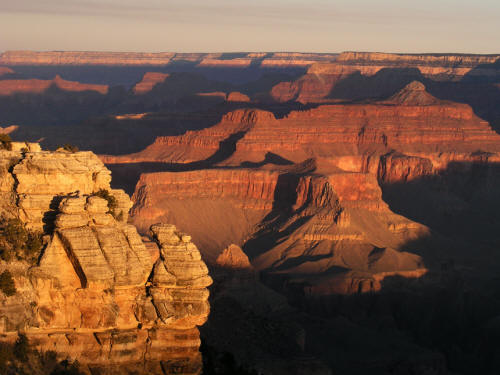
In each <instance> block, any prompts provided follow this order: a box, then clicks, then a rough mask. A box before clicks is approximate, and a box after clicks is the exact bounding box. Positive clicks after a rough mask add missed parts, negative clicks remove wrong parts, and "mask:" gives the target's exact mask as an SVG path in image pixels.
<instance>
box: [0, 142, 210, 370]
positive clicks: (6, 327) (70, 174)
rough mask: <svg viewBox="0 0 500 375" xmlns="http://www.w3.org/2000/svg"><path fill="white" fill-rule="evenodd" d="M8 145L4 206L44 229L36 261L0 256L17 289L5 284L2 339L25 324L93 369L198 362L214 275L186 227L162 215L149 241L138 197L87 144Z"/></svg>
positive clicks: (35, 339) (41, 340)
mask: <svg viewBox="0 0 500 375" xmlns="http://www.w3.org/2000/svg"><path fill="white" fill-rule="evenodd" d="M0 154H1V160H2V163H3V169H2V170H3V172H2V182H3V183H2V189H1V202H2V205H1V206H0V208H1V211H2V212H1V213H2V216H4V217H18V218H19V219H20V220H21V222H22V223H23V224H25V225H26V227H27V228H29V229H30V230H33V231H42V230H43V234H44V246H43V249H42V253H41V255H40V258H39V261H38V262H37V263H36V264H35V265H34V266H30V265H29V264H28V263H26V262H23V261H17V262H14V263H5V262H0V269H2V270H4V269H9V270H10V272H11V273H12V274H13V276H14V280H15V285H16V288H17V291H18V292H17V293H16V294H15V295H13V296H10V297H7V296H4V295H3V294H0V299H1V300H2V306H1V307H0V321H1V325H0V330H1V332H2V337H1V340H2V341H7V342H14V341H15V340H16V338H17V335H18V332H21V333H23V334H25V335H26V336H27V338H28V340H29V342H30V344H31V345H33V346H34V347H35V348H37V349H38V350H41V351H44V352H45V351H49V350H51V351H55V352H56V353H57V356H58V358H60V359H65V358H68V359H70V360H77V361H78V362H79V363H80V364H81V369H82V370H83V371H84V372H86V373H92V374H94V373H99V374H116V373H123V374H132V373H134V374H174V373H175V374H199V373H200V371H201V355H200V353H199V350H198V348H199V345H200V341H199V333H198V329H197V326H199V325H201V324H203V323H204V322H205V321H206V319H207V317H208V313H209V310H210V308H209V304H208V290H207V289H206V287H207V286H209V285H210V284H211V282H212V280H211V278H210V277H209V276H208V270H207V268H206V266H205V264H204V263H203V261H202V260H201V256H200V253H199V251H198V249H197V248H196V246H195V245H194V244H193V243H192V242H191V240H190V237H189V236H188V235H186V234H183V233H180V232H178V231H177V229H176V228H175V226H173V225H166V224H155V225H154V226H152V227H151V231H152V232H151V233H152V236H153V238H154V240H155V241H156V243H157V247H156V246H153V247H152V246H148V247H146V246H145V244H144V243H143V241H142V239H141V237H140V236H139V235H138V233H137V230H136V228H135V227H134V226H133V225H130V224H127V218H128V210H129V208H130V206H131V202H130V199H129V198H128V196H127V195H126V194H125V193H124V192H123V191H121V190H113V189H111V188H110V186H109V183H110V180H111V178H110V172H109V171H108V170H107V169H106V168H105V167H104V165H103V164H102V162H101V161H100V160H99V159H98V158H97V157H96V156H95V155H94V154H92V153H91V152H76V153H69V152H46V151H41V150H40V148H39V146H38V145H36V144H18V143H14V144H13V151H0ZM102 191H108V193H107V194H104V195H103V194H101V193H100V192H102ZM106 196H108V197H109V196H110V197H112V198H113V200H112V201H111V200H109V199H111V198H109V199H108V198H106V199H104V198H102V197H106ZM110 202H113V206H111V203H110ZM151 248H153V251H151Z"/></svg>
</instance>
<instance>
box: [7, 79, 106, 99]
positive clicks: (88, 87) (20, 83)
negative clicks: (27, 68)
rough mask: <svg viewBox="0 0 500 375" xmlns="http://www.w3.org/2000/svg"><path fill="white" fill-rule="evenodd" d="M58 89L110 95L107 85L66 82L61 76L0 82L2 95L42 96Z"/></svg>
mask: <svg viewBox="0 0 500 375" xmlns="http://www.w3.org/2000/svg"><path fill="white" fill-rule="evenodd" d="M52 86H54V87H57V88H59V89H60V90H63V91H72V92H82V91H96V92H98V93H99V94H103V95H106V94H107V93H108V86H107V85H95V84H88V83H80V82H73V81H66V80H64V79H62V78H61V77H60V76H58V75H56V77H55V78H54V79H52V80H43V79H6V80H0V95H13V94H16V93H28V94H41V93H43V92H44V91H46V90H48V89H49V88H50V87H52Z"/></svg>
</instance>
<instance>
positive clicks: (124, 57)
mask: <svg viewBox="0 0 500 375" xmlns="http://www.w3.org/2000/svg"><path fill="white" fill-rule="evenodd" d="M174 55H175V54H174V53H171V52H160V53H140V52H76V51H75V52H73V51H47V52H34V51H7V52H3V53H2V54H1V55H0V64H3V65H164V64H167V63H168V62H169V61H170V60H171V59H172V57H173V56H174Z"/></svg>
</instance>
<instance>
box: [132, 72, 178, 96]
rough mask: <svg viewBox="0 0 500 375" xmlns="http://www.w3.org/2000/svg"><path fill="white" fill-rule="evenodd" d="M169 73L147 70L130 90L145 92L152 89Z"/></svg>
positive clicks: (135, 92)
mask: <svg viewBox="0 0 500 375" xmlns="http://www.w3.org/2000/svg"><path fill="white" fill-rule="evenodd" d="M168 76H169V75H168V74H166V73H158V72H147V73H146V74H144V77H142V80H141V82H139V83H137V84H136V85H135V86H134V88H133V89H132V91H133V92H134V94H145V93H147V92H149V91H151V90H152V89H153V87H154V86H156V85H157V84H159V83H162V82H164V81H165V79H167V77H168Z"/></svg>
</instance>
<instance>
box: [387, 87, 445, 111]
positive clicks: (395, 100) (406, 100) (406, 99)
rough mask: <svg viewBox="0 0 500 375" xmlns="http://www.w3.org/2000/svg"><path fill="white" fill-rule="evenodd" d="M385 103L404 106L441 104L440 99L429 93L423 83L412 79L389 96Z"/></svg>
mask: <svg viewBox="0 0 500 375" xmlns="http://www.w3.org/2000/svg"><path fill="white" fill-rule="evenodd" d="M386 103H389V104H394V105H405V106H410V105H411V106H428V105H438V104H441V103H442V101H440V100H439V99H437V98H435V97H434V96H432V95H431V94H429V93H428V92H427V91H426V90H425V85H424V84H423V83H421V82H418V81H413V82H411V83H409V84H408V85H406V86H405V87H404V88H403V89H402V90H401V91H399V92H397V93H396V94H394V95H393V96H391V97H390V98H389V99H388V100H387V101H386Z"/></svg>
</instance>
